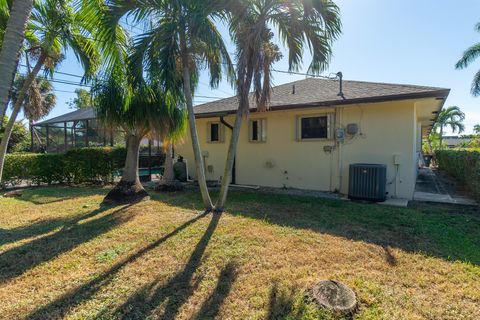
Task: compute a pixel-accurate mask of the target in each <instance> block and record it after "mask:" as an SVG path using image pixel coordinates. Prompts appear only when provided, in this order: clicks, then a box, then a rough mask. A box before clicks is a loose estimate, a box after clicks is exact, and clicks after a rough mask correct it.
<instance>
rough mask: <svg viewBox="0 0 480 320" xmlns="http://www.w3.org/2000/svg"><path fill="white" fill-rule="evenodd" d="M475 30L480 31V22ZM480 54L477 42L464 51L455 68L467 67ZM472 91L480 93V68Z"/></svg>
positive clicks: (479, 44)
mask: <svg viewBox="0 0 480 320" xmlns="http://www.w3.org/2000/svg"><path fill="white" fill-rule="evenodd" d="M475 30H476V31H477V32H480V23H477V24H476V25H475ZM479 56H480V42H477V43H475V44H474V45H472V46H471V47H470V48H468V49H467V50H465V51H464V52H463V55H462V57H461V58H460V60H458V61H457V63H456V64H455V68H457V69H465V68H466V67H468V66H469V65H470V64H471V63H472V62H473V61H475V60H476V59H477V58H478V57H479ZM471 92H472V95H474V96H478V95H480V70H479V71H478V72H477V73H476V74H475V76H474V77H473V81H472V88H471Z"/></svg>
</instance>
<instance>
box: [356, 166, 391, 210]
mask: <svg viewBox="0 0 480 320" xmlns="http://www.w3.org/2000/svg"><path fill="white" fill-rule="evenodd" d="M386 189H387V166H386V165H384V164H367V163H355V164H351V165H350V171H349V184H348V198H349V199H354V200H367V201H376V202H382V201H385V200H386V198H387V191H386Z"/></svg>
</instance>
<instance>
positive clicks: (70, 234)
mask: <svg viewBox="0 0 480 320" xmlns="http://www.w3.org/2000/svg"><path fill="white" fill-rule="evenodd" d="M127 207H129V206H123V207H120V208H118V209H115V210H114V211H113V212H111V213H109V214H106V215H104V216H102V217H100V218H96V219H92V220H89V221H87V222H84V223H80V224H79V222H80V220H84V219H86V218H87V217H95V216H96V215H99V214H101V213H102V212H104V211H105V210H107V209H108V208H111V207H108V206H103V207H100V208H99V209H97V210H94V211H92V212H91V213H89V214H88V215H87V216H83V217H82V219H79V220H77V221H72V223H69V224H65V225H64V226H63V228H62V229H61V230H59V231H57V232H55V233H53V234H51V235H47V236H45V237H42V238H39V239H36V240H33V241H31V242H28V243H25V244H23V245H20V246H18V247H14V248H12V249H9V250H6V251H4V252H2V253H1V254H0V283H3V282H6V281H9V280H11V279H13V278H15V277H17V276H20V275H21V274H23V273H25V272H26V271H28V270H30V269H32V268H34V267H35V266H37V265H39V264H41V263H43V262H47V261H50V260H52V259H54V258H55V257H57V256H58V255H60V254H62V253H64V252H67V251H69V250H72V249H73V248H75V247H76V246H78V245H80V244H82V243H84V242H87V241H89V240H91V239H93V238H95V237H97V236H99V235H101V234H103V233H105V232H107V231H109V230H111V229H113V228H115V227H116V226H118V225H120V224H122V223H124V222H126V221H128V220H129V219H130V218H131V216H125V215H123V214H122V213H123V211H124V210H125V209H126V208H127Z"/></svg>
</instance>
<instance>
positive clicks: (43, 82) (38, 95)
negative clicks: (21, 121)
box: [12, 75, 57, 124]
mask: <svg viewBox="0 0 480 320" xmlns="http://www.w3.org/2000/svg"><path fill="white" fill-rule="evenodd" d="M25 80H26V77H25V76H23V75H17V77H16V78H15V81H14V83H13V90H12V91H13V92H12V103H13V104H15V102H16V101H17V92H18V90H20V89H21V88H22V87H23V86H24V84H25ZM56 102H57V97H56V96H55V93H53V85H52V83H51V82H50V81H48V79H45V78H41V77H37V78H36V79H35V80H34V81H33V82H32V85H31V86H30V88H29V90H28V93H27V95H26V96H25V99H24V100H23V104H22V111H23V114H24V116H25V118H27V119H28V121H29V123H30V124H32V123H33V122H34V121H38V120H40V119H42V118H44V117H46V116H47V115H48V114H49V113H50V111H52V109H53V108H54V107H55V104H56Z"/></svg>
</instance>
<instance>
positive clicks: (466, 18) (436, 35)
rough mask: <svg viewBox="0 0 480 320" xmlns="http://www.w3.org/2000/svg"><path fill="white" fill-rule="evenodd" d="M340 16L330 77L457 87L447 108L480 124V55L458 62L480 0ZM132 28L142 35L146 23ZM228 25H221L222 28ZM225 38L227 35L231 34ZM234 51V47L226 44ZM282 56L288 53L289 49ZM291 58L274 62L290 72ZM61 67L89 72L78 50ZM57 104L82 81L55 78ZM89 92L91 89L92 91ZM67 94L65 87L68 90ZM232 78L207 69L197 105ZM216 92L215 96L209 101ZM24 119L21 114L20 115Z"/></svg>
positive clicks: (410, 3)
mask: <svg viewBox="0 0 480 320" xmlns="http://www.w3.org/2000/svg"><path fill="white" fill-rule="evenodd" d="M335 2H336V3H337V5H338V6H339V8H340V12H341V19H342V24H343V27H342V35H341V36H340V38H339V39H338V40H337V41H336V42H335V44H334V46H333V57H332V59H331V62H330V65H329V68H328V70H327V71H326V72H324V75H329V74H330V73H336V72H338V71H341V72H342V73H343V76H344V79H345V80H361V81H374V82H387V83H404V84H417V85H426V86H435V87H443V88H449V89H451V92H450V95H449V97H448V99H447V101H446V102H445V106H451V105H456V106H458V107H460V108H461V109H462V110H463V111H464V112H465V114H466V120H465V125H466V131H465V133H466V134H469V133H471V132H472V128H473V126H474V125H475V124H480V97H479V98H476V97H473V96H472V95H471V93H470V87H471V82H472V79H473V76H474V74H475V73H476V72H477V71H478V70H479V69H480V58H479V59H478V61H476V62H474V63H472V64H471V65H470V67H468V68H467V69H464V70H456V69H455V63H456V61H457V60H458V59H459V58H460V57H461V55H462V53H463V51H464V50H465V49H467V48H468V47H469V46H471V45H473V44H474V43H476V42H480V33H478V32H476V31H475V30H474V26H475V24H476V23H477V22H480V1H478V0H458V1H451V0H402V1H394V0H337V1H335ZM127 28H129V29H130V30H131V31H132V33H134V34H135V33H139V31H140V28H141V26H134V27H133V28H130V27H127ZM222 29H223V28H222ZM223 33H224V34H225V38H228V35H227V34H226V32H225V31H223ZM227 45H228V46H229V51H230V52H234V47H233V45H232V44H231V43H229V42H227ZM284 57H287V55H286V54H285V53H284ZM286 60H287V59H286V58H284V59H283V60H282V61H279V62H278V63H277V64H276V65H275V69H277V70H288V63H287V61H286ZM309 61H310V54H309V53H308V52H307V53H305V55H304V62H305V63H304V66H303V69H302V71H303V72H306V70H307V68H308V64H309ZM58 71H60V72H64V73H72V74H76V75H81V74H82V72H83V70H82V68H81V66H80V64H79V63H78V62H77V61H76V59H75V57H74V55H73V54H71V53H70V52H67V55H66V59H65V60H64V61H63V62H62V64H61V65H60V67H59V68H58ZM273 77H274V84H275V85H280V84H284V83H288V82H291V81H295V80H299V79H303V78H305V76H299V75H291V74H283V73H274V74H273ZM54 78H55V79H59V80H60V79H61V80H68V81H73V82H78V81H79V79H78V78H75V77H71V76H67V75H62V74H56V75H55V76H54ZM54 87H55V90H56V92H55V93H56V95H57V106H56V107H55V109H54V110H53V111H52V112H51V113H50V115H49V116H48V117H47V118H51V117H54V116H58V115H61V114H64V113H67V112H70V111H72V110H71V109H70V106H69V105H68V104H67V103H68V102H69V101H70V100H71V99H73V98H74V97H75V94H74V93H73V91H74V90H75V88H77V87H78V86H74V85H67V84H60V83H54ZM87 89H88V88H87ZM64 91H66V92H64ZM233 94H234V92H233V89H232V88H231V86H230V85H229V84H228V83H224V82H223V83H221V85H220V86H219V88H217V89H213V90H212V89H210V88H209V87H208V77H207V76H206V75H205V74H202V76H201V78H200V84H199V87H198V89H197V93H196V95H197V96H203V97H196V98H195V101H194V102H195V103H196V104H200V103H204V102H208V101H211V100H214V99H218V98H223V97H228V96H230V95H233ZM205 96H206V97H211V98H205ZM19 119H21V117H20V118H19Z"/></svg>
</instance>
